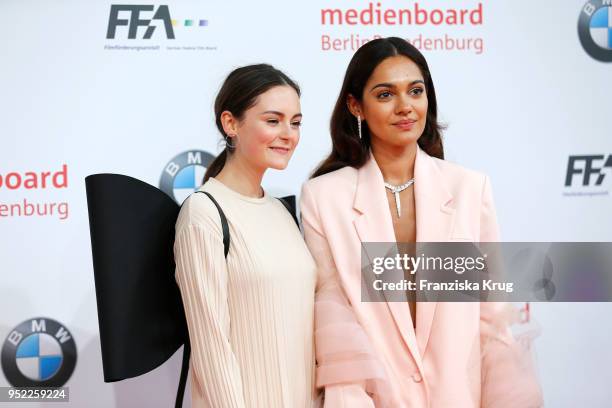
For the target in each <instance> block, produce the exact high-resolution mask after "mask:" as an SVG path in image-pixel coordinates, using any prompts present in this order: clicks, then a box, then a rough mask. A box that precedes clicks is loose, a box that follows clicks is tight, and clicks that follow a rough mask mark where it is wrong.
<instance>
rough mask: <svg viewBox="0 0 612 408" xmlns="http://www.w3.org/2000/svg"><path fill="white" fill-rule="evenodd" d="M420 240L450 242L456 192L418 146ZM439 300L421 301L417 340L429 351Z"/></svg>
mask: <svg viewBox="0 0 612 408" xmlns="http://www.w3.org/2000/svg"><path fill="white" fill-rule="evenodd" d="M414 179H415V183H414V188H415V191H414V197H415V208H416V232H417V242H446V241H449V240H450V235H451V231H452V227H453V222H454V215H455V210H454V209H453V208H452V206H451V205H452V202H453V196H452V195H451V194H450V192H449V191H448V188H447V186H446V183H445V180H444V178H443V176H442V174H441V172H440V169H439V168H438V166H437V165H436V163H435V161H434V159H433V158H431V157H430V156H429V155H427V153H425V152H424V151H422V150H421V148H420V147H418V148H417V155H416V160H415V165H414ZM436 305H437V302H435V301H428V302H419V303H418V305H417V330H416V332H417V341H418V345H419V349H420V352H421V354H422V355H423V354H425V350H426V348H427V342H428V341H429V335H430V333H431V326H432V322H433V318H434V314H435V311H436Z"/></svg>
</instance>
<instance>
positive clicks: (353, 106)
mask: <svg viewBox="0 0 612 408" xmlns="http://www.w3.org/2000/svg"><path fill="white" fill-rule="evenodd" d="M346 106H348V109H349V111H350V112H351V113H352V114H353V116H355V117H357V116H361V119H363V112H362V111H361V102H359V101H358V100H357V98H355V97H354V96H353V95H351V94H349V95H348V96H347V98H346Z"/></svg>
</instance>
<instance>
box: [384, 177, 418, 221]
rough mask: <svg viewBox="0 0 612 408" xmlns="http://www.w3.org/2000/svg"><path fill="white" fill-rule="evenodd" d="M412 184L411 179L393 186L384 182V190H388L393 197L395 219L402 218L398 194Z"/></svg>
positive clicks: (412, 180)
mask: <svg viewBox="0 0 612 408" xmlns="http://www.w3.org/2000/svg"><path fill="white" fill-rule="evenodd" d="M413 184H414V179H413V178H411V179H410V180H408V181H407V182H405V183H404V184H402V185H399V186H394V185H393V184H389V183H387V182H386V181H385V188H388V189H389V190H390V191H391V192H392V193H393V195H394V196H395V208H397V218H399V217H401V216H402V203H401V202H400V196H399V195H400V193H401V192H402V191H404V190H405V189H407V188H408V187H410V186H411V185H413Z"/></svg>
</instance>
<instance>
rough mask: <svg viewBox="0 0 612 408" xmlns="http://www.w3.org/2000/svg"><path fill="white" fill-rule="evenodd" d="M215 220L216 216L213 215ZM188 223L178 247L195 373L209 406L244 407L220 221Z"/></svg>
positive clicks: (178, 275)
mask: <svg viewBox="0 0 612 408" xmlns="http://www.w3.org/2000/svg"><path fill="white" fill-rule="evenodd" d="M210 221H212V220H210ZM206 224H208V225H185V226H184V227H183V228H182V229H181V230H180V231H177V234H176V239H175V245H174V253H175V261H176V281H177V283H178V285H179V288H180V290H181V294H182V297H183V304H184V308H185V315H186V317H187V325H188V328H189V339H190V342H191V350H192V351H191V353H192V355H191V368H192V375H195V376H196V377H197V381H196V382H192V384H198V385H199V387H200V388H201V389H200V390H199V394H200V395H201V396H202V397H203V399H204V400H205V401H206V403H207V405H208V406H210V407H219V408H225V407H227V408H246V405H245V401H244V396H243V389H242V381H241V377H240V368H239V365H238V362H237V360H236V356H235V355H234V352H233V350H232V346H231V344H230V341H229V330H230V317H229V308H228V298H227V276H228V275H227V266H226V261H225V256H224V253H223V242H222V239H221V236H220V231H219V227H218V226H217V225H215V224H214V223H212V222H210V223H206Z"/></svg>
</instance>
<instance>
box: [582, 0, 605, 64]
mask: <svg viewBox="0 0 612 408" xmlns="http://www.w3.org/2000/svg"><path fill="white" fill-rule="evenodd" d="M578 37H579V38H580V43H581V44H582V47H583V48H584V50H585V51H586V52H587V53H588V54H589V55H590V56H591V57H593V58H595V59H596V60H598V61H602V62H612V2H611V1H610V0H596V1H595V0H593V1H589V2H587V3H586V4H585V5H584V7H582V11H581V12H580V17H579V18H578Z"/></svg>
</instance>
